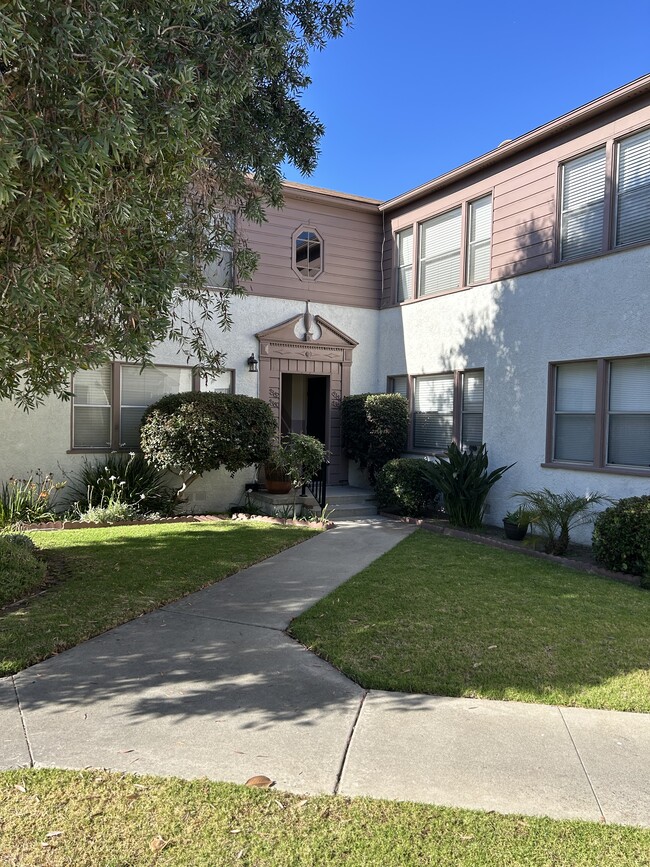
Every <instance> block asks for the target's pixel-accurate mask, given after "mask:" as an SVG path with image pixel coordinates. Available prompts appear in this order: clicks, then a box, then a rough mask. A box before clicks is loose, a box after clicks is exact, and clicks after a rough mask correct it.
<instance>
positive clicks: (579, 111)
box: [379, 74, 650, 211]
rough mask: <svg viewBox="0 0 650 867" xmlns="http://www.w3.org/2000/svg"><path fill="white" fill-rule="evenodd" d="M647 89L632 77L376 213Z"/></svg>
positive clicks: (648, 79)
mask: <svg viewBox="0 0 650 867" xmlns="http://www.w3.org/2000/svg"><path fill="white" fill-rule="evenodd" d="M649 90H650V74H648V75H643V76H641V77H640V78H636V79H634V81H631V82H629V83H628V84H624V85H623V86H622V87H619V88H617V89H616V90H611V91H610V92H609V93H606V94H604V95H603V96H599V97H597V98H596V99H593V100H592V101H591V102H587V103H585V104H584V105H581V106H579V107H578V108H575V109H573V110H572V111H569V112H567V113H566V114H563V115H560V117H557V118H555V119H554V120H551V121H549V122H548V123H545V124H543V125H542V126H538V127H536V128H535V129H533V130H531V131H530V132H527V133H524V134H523V135H520V136H518V137H517V138H516V139H513V140H512V141H510V142H507V143H505V144H502V145H499V146H498V147H496V148H494V149H493V150H491V151H488V152H487V153H485V154H482V155H481V156H479V157H476V158H475V159H473V160H470V161H469V162H467V163H463V165H461V166H458V167H457V168H455V169H452V170H451V171H449V172H446V173H445V174H444V175H439V176H438V177H437V178H434V179H433V180H431V181H427V182H426V183H425V184H421V185H420V186H418V187H414V188H413V189H412V190H408V191H407V192H405V193H401V194H400V195H399V196H394V197H393V198H392V199H387V200H386V201H385V202H381V203H380V205H379V210H380V211H387V210H390V209H393V208H397V207H400V206H401V205H406V204H408V203H410V202H412V201H415V200H416V199H419V198H421V197H422V196H425V195H427V194H428V193H432V192H434V191H435V190H438V189H441V188H442V187H446V186H448V185H449V184H451V183H454V182H455V181H458V180H461V179H462V178H464V177H466V176H468V175H471V174H473V173H474V172H477V171H479V170H480V169H482V168H484V167H487V166H490V165H492V164H493V163H495V162H499V161H501V160H503V159H506V158H507V157H509V156H512V155H513V154H516V153H519V151H522V150H525V149H526V148H528V147H530V146H531V145H534V144H537V143H538V142H540V141H543V140H544V139H546V138H550V137H551V136H552V135H555V134H557V133H558V132H561V131H562V130H564V129H567V128H570V127H572V126H575V125H576V124H578V123H581V122H582V121H585V120H588V119H589V118H591V117H594V116H595V115H597V114H600V113H601V112H603V111H607V109H609V108H612V107H614V106H616V105H619V104H621V103H624V102H625V101H627V100H629V99H633V98H634V97H635V96H638V95H639V94H642V93H644V92H646V91H649Z"/></svg>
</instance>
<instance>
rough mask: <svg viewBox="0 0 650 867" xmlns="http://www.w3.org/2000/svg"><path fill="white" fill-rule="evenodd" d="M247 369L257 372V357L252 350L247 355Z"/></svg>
mask: <svg viewBox="0 0 650 867" xmlns="http://www.w3.org/2000/svg"><path fill="white" fill-rule="evenodd" d="M248 369H249V370H250V372H251V373H257V359H256V358H255V353H254V352H251V354H250V355H249V356H248Z"/></svg>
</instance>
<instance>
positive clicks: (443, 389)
mask: <svg viewBox="0 0 650 867" xmlns="http://www.w3.org/2000/svg"><path fill="white" fill-rule="evenodd" d="M453 438H454V374H453V373H445V374H441V375H438V376H418V377H417V378H416V380H415V396H414V406H413V446H414V447H415V448H416V449H446V448H448V447H449V446H450V445H451V442H452V440H453Z"/></svg>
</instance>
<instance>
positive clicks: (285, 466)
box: [264, 442, 291, 494]
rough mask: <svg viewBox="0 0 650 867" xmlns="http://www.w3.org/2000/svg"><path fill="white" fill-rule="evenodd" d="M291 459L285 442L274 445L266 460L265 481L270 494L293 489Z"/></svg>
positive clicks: (285, 492)
mask: <svg viewBox="0 0 650 867" xmlns="http://www.w3.org/2000/svg"><path fill="white" fill-rule="evenodd" d="M289 469H290V460H289V454H288V452H287V449H286V447H285V444H284V443H282V442H280V443H278V444H277V445H275V446H274V447H273V449H272V450H271V454H270V455H269V457H268V458H267V459H266V461H265V462H264V482H265V485H266V490H267V491H268V492H269V494H288V493H289V491H290V490H291V477H290V475H289Z"/></svg>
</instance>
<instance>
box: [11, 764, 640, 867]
mask: <svg viewBox="0 0 650 867" xmlns="http://www.w3.org/2000/svg"><path fill="white" fill-rule="evenodd" d="M0 816H2V817H3V818H2V833H1V834H0V863H2V864H7V865H21V867H30V865H34V867H35V865H39V867H58V865H61V867H63V865H74V867H100V865H101V867H109V865H110V867H126V865H129V867H136V865H147V867H151V865H153V864H155V865H156V867H158V865H161V867H162V865H169V867H183V865H186V867H221V865H239V864H241V865H243V867H246V865H247V867H267V865H273V867H311V865H323V867H326V865H332V867H340V865H345V867H397V865H402V867H428V865H439V867H443V865H444V867H452V865H453V867H514V865H521V867H551V865H552V867H605V865H607V867H623V865H629V867H647V865H650V831H648V830H642V829H638V828H624V827H621V826H617V825H597V824H595V823H590V822H575V821H572V822H568V821H563V822H559V821H554V820H552V819H536V818H527V817H522V816H500V815H497V814H493V813H479V812H474V811H469V810H457V809H449V808H441V807H431V806H426V805H421V804H409V803H399V802H388V801H375V800H370V799H366V798H359V799H354V800H350V799H347V798H342V797H332V796H319V797H313V798H301V797H299V796H295V795H288V794H286V793H284V792H276V791H275V790H274V789H270V790H264V791H262V790H252V789H246V788H244V787H242V786H235V785H230V784H226V783H210V782H207V781H205V780H195V781H192V782H185V781H182V780H177V779H166V780H163V779H159V778H155V777H134V776H122V775H120V774H110V773H107V772H104V771H101V772H100V771H84V772H79V771H55V770H38V771H35V770H29V771H10V772H5V773H3V774H0ZM48 835H51V836H48ZM156 838H160V841H161V842H159V843H158V845H159V846H164V848H162V849H161V851H159V852H158V854H155V853H154V852H153V850H152V848H151V845H152V841H154V839H156ZM164 844H166V845H164ZM153 845H154V846H156V844H155V843H154V844H153Z"/></svg>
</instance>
